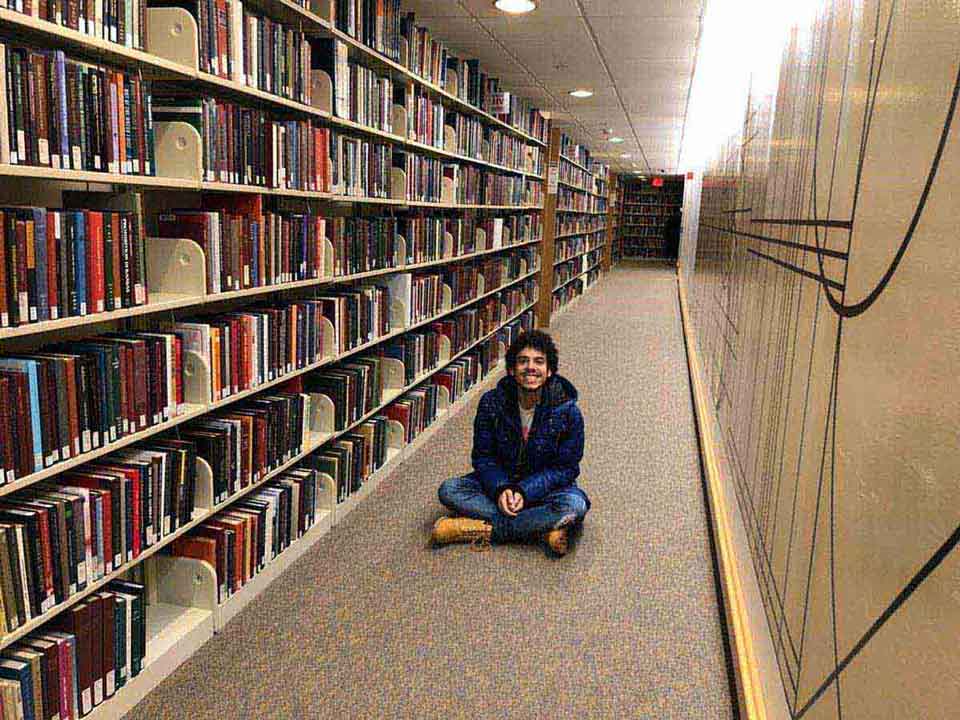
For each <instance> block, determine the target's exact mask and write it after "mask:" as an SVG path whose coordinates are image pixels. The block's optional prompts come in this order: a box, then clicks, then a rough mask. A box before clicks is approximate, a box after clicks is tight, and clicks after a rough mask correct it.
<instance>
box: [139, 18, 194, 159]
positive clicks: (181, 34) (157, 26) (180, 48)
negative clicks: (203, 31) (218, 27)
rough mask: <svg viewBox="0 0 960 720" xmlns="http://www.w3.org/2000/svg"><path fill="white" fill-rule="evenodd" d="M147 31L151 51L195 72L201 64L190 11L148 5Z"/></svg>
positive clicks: (147, 44) (148, 45)
mask: <svg viewBox="0 0 960 720" xmlns="http://www.w3.org/2000/svg"><path fill="white" fill-rule="evenodd" d="M146 30H147V38H146V39H147V43H146V46H147V47H148V48H150V52H151V54H153V55H158V56H160V57H162V58H164V59H166V60H169V61H170V62H175V63H177V64H179V65H184V66H186V67H187V68H189V70H190V71H192V72H194V73H195V72H197V69H198V68H199V67H200V29H199V27H198V25H197V20H196V18H194V17H193V15H191V14H190V11H189V10H186V9H185V8H179V7H148V8H147V28H146ZM158 174H159V173H158Z"/></svg>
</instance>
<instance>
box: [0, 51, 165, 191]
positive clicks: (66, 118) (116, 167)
mask: <svg viewBox="0 0 960 720" xmlns="http://www.w3.org/2000/svg"><path fill="white" fill-rule="evenodd" d="M0 97H2V98H3V100H4V107H3V108H2V109H0V163H8V164H11V165H38V166H43V167H52V168H57V169H72V170H90V171H102V172H111V173H123V174H130V175H153V174H154V171H155V163H154V158H153V147H154V146H153V122H152V115H151V110H150V107H151V94H150V85H149V83H146V82H144V81H142V80H141V79H140V76H139V74H137V73H133V72H125V71H122V70H116V69H113V68H108V67H104V66H101V65H96V64H90V63H83V62H78V61H76V60H71V59H69V58H67V57H66V56H65V55H64V54H63V52H62V51H60V50H49V51H36V50H30V49H27V48H24V47H20V46H17V45H9V44H6V45H5V44H0Z"/></svg>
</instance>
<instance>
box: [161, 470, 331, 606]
mask: <svg viewBox="0 0 960 720" xmlns="http://www.w3.org/2000/svg"><path fill="white" fill-rule="evenodd" d="M321 482H322V480H321V479H320V472H319V471H318V470H314V469H312V468H310V467H307V465H306V464H304V465H302V466H300V467H297V468H295V469H292V470H289V471H287V472H285V473H284V474H283V475H281V476H279V477H278V478H276V479H275V480H271V481H270V482H269V483H266V484H264V486H263V487H262V488H260V489H259V490H257V491H256V492H254V493H250V494H249V495H246V496H245V497H244V498H243V499H242V500H240V501H238V502H236V503H234V504H233V505H231V506H230V507H229V508H227V509H226V510H223V511H222V512H219V513H217V514H216V515H215V516H213V517H212V518H210V519H209V520H207V521H204V522H203V523H201V524H199V525H198V526H197V527H195V528H194V529H192V530H191V531H190V532H189V533H188V534H187V535H184V536H182V537H179V538H177V539H176V540H175V541H174V542H173V543H171V545H170V546H169V548H168V554H169V555H171V556H173V557H184V558H193V559H195V560H202V561H204V562H206V563H208V564H209V565H210V566H211V567H212V568H213V569H214V570H215V571H216V577H217V602H219V603H223V602H225V601H226V600H227V598H229V597H230V596H231V595H233V594H235V593H236V592H238V591H239V590H240V589H241V588H242V587H243V586H244V585H246V584H247V583H248V582H249V581H250V580H252V579H253V578H254V577H255V576H256V575H257V574H258V573H260V572H261V571H262V570H263V569H264V568H265V567H266V566H267V565H268V564H269V563H270V562H272V561H273V560H275V559H276V558H277V557H278V556H279V555H280V553H282V552H283V551H284V550H286V549H287V548H289V547H290V545H291V544H293V543H294V542H296V541H297V540H298V539H300V538H301V537H303V535H304V534H305V533H306V532H307V531H308V530H309V529H310V528H311V527H313V526H314V525H315V524H316V522H317V521H318V520H319V519H320V513H321V511H322V508H321V506H320V502H321V499H322V497H323V494H322V487H321Z"/></svg>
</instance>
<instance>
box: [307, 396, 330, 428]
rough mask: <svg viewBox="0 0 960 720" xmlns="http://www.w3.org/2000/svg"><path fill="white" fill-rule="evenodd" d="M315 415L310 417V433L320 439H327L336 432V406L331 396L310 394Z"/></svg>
mask: <svg viewBox="0 0 960 720" xmlns="http://www.w3.org/2000/svg"><path fill="white" fill-rule="evenodd" d="M310 404H311V407H312V409H313V413H312V415H311V417H310V432H311V434H313V435H316V436H317V438H318V439H322V438H326V437H329V436H331V435H333V433H334V432H335V426H334V405H333V400H331V399H330V397H329V396H327V395H324V394H322V393H310Z"/></svg>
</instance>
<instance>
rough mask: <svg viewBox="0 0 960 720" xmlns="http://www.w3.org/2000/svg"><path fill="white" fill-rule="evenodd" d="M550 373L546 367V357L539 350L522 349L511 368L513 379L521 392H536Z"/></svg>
mask: <svg viewBox="0 0 960 720" xmlns="http://www.w3.org/2000/svg"><path fill="white" fill-rule="evenodd" d="M550 375H552V373H551V372H550V368H549V367H548V366H547V356H546V355H545V354H543V353H542V352H540V351H539V350H534V349H533V348H524V349H523V350H521V351H520V353H519V354H518V355H517V364H516V366H515V367H514V368H513V379H514V380H516V382H517V385H519V386H520V387H521V388H522V389H523V390H527V391H529V392H536V391H537V390H539V389H540V388H541V387H543V384H544V383H545V382H546V381H547V378H549V377H550Z"/></svg>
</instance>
